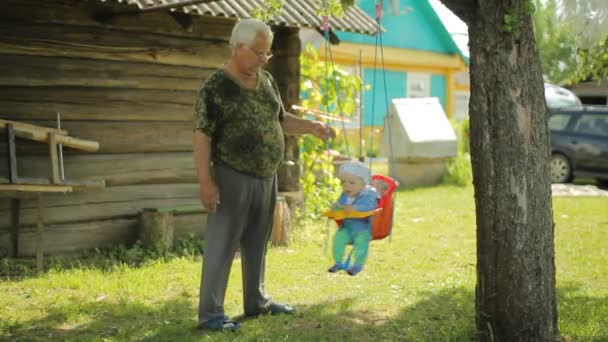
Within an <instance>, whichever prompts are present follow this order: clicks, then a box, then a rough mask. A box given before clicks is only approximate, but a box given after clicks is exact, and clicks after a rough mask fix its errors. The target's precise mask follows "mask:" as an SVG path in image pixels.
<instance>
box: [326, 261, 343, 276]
mask: <svg viewBox="0 0 608 342" xmlns="http://www.w3.org/2000/svg"><path fill="white" fill-rule="evenodd" d="M345 268H346V267H344V264H343V263H341V262H337V263H335V264H334V265H333V266H332V267H330V268H329V269H328V270H327V272H330V273H336V272H338V271H339V270H343V269H345Z"/></svg>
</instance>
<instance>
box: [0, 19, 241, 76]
mask: <svg viewBox="0 0 608 342" xmlns="http://www.w3.org/2000/svg"><path fill="white" fill-rule="evenodd" d="M129 33H130V32H128V31H124V30H122V29H120V28H113V29H104V28H99V27H87V26H75V25H63V24H52V23H45V24H37V23H18V22H14V21H11V22H9V23H3V22H0V51H4V53H5V54H18V55H42V56H63V57H72V58H74V57H76V58H90V59H101V60H126V61H148V62H155V63H160V64H167V65H187V66H193V67H202V68H205V67H206V68H218V67H220V66H221V65H222V64H223V63H225V62H226V60H227V59H228V58H229V57H230V50H229V48H228V45H227V44H226V42H225V41H213V40H200V39H190V38H185V37H184V38H182V37H172V36H160V35H158V34H151V33H148V32H139V33H138V34H129Z"/></svg>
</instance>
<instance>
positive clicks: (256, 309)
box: [198, 165, 277, 323]
mask: <svg viewBox="0 0 608 342" xmlns="http://www.w3.org/2000/svg"><path fill="white" fill-rule="evenodd" d="M213 173H214V176H215V181H216V184H217V186H218V188H219V191H220V204H219V205H218V207H217V210H216V212H215V213H211V214H209V216H208V218H207V226H206V228H205V246H204V250H203V272H202V273H203V274H202V277H201V289H200V299H199V308H198V320H199V323H202V322H205V321H208V320H210V319H212V318H215V317H221V316H223V315H224V297H225V295H226V286H227V285H228V276H229V275H230V267H231V266H232V260H233V259H234V255H235V252H236V250H237V247H239V246H240V247H241V249H240V251H241V263H242V273H243V305H244V308H245V314H248V315H255V314H257V313H260V312H262V310H263V309H264V307H266V306H267V305H268V304H269V303H270V298H268V297H266V296H265V294H264V268H265V259H266V247H267V245H268V239H269V237H270V233H271V229H272V221H273V217H274V207H275V202H276V195H277V190H276V177H275V176H272V177H268V178H256V177H252V176H248V175H246V174H243V173H240V172H238V171H236V170H234V169H232V168H230V167H227V166H217V165H216V166H214V168H213Z"/></svg>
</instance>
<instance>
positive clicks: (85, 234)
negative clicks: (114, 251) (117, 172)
mask: <svg viewBox="0 0 608 342" xmlns="http://www.w3.org/2000/svg"><path fill="white" fill-rule="evenodd" d="M44 235H45V238H44V240H43V241H42V248H43V250H44V254H45V255H47V256H48V255H57V254H64V253H69V252H76V251H80V250H83V249H91V248H104V247H113V246H116V245H118V244H120V243H123V244H127V245H130V244H133V243H134V242H135V240H136V239H137V219H136V217H133V218H129V219H116V220H101V221H88V222H78V223H65V224H46V225H45V234H44ZM8 240H9V234H8V232H7V231H0V250H2V249H7V248H8ZM19 242H20V244H19V246H20V247H19V255H18V256H19V257H31V256H35V255H36V228H35V227H24V228H23V229H21V231H20V234H19Z"/></svg>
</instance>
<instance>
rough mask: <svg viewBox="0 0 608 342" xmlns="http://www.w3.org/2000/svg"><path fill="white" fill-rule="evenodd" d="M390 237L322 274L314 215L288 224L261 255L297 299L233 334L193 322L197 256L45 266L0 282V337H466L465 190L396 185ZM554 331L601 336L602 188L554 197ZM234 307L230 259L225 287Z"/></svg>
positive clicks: (468, 198) (468, 208) (607, 286)
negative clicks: (137, 263) (287, 235)
mask: <svg viewBox="0 0 608 342" xmlns="http://www.w3.org/2000/svg"><path fill="white" fill-rule="evenodd" d="M396 212H397V216H396V226H395V228H394V235H393V237H392V239H391V240H385V241H379V242H374V243H373V245H372V247H371V254H370V258H369V262H368V265H367V267H366V269H365V270H364V271H363V272H362V273H361V274H359V275H357V276H356V277H350V276H348V275H346V274H345V273H341V274H337V275H334V274H329V273H327V272H326V269H327V267H328V266H330V265H331V260H330V257H329V255H328V254H327V253H325V252H324V244H325V242H326V237H325V228H326V226H325V223H322V222H318V223H317V224H316V225H309V226H306V227H303V226H300V227H297V228H296V229H297V231H296V236H297V238H298V239H297V241H296V242H294V243H293V244H292V245H291V246H290V247H289V248H272V249H271V250H270V251H269V254H268V262H267V265H268V268H267V284H266V288H267V290H268V292H269V293H270V294H272V295H273V296H274V298H276V299H277V300H280V301H285V302H289V303H291V304H293V305H296V306H297V307H298V309H299V312H298V314H296V315H294V316H265V317H261V318H258V319H255V320H248V321H246V322H245V324H244V326H243V328H242V329H241V331H239V332H237V333H210V334H207V333H203V332H200V331H197V330H196V329H195V326H196V309H197V304H198V287H199V281H200V271H201V261H200V259H193V258H183V259H172V260H169V261H157V262H152V263H149V264H147V265H145V266H142V267H138V268H131V267H127V266H124V265H123V266H117V267H115V268H114V269H112V270H110V271H101V270H99V269H95V268H93V269H86V268H69V269H62V268H60V267H55V268H54V269H52V270H50V271H49V272H48V273H45V274H43V275H41V276H40V277H35V278H26V279H19V280H16V279H8V280H4V281H2V282H0V291H1V293H2V296H0V319H1V322H0V336H1V337H0V339H6V340H11V341H15V340H17V341H18V340H23V341H25V340H27V341H32V340H34V341H48V340H61V341H63V340H73V341H99V340H102V341H105V340H107V341H136V340H157V341H195V340H201V339H202V340H219V341H224V340H247V341H254V340H255V341H258V340H265V341H282V340H296V341H344V340H353V341H379V340H387V341H397V340H400V341H469V340H470V339H471V338H472V337H473V336H474V330H475V328H474V324H475V323H474V322H475V318H474V287H475V219H474V218H475V215H474V203H473V189H472V188H471V187H468V188H457V187H448V186H441V187H434V188H427V189H418V190H404V191H401V192H399V194H398V197H397V211H396ZM554 217H555V222H556V263H557V286H558V305H559V323H560V329H561V333H562V335H564V336H568V337H569V338H570V339H572V340H580V341H589V340H597V341H601V340H604V341H605V340H608V266H607V264H608V262H607V261H608V247H607V246H608V242H607V241H608V198H606V197H603V198H600V197H596V198H556V199H554ZM226 311H227V314H228V315H239V314H241V313H242V298H241V273H240V262H239V260H238V259H237V260H235V263H234V265H233V272H232V275H231V278H230V283H229V288H228V293H227V296H226Z"/></svg>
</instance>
